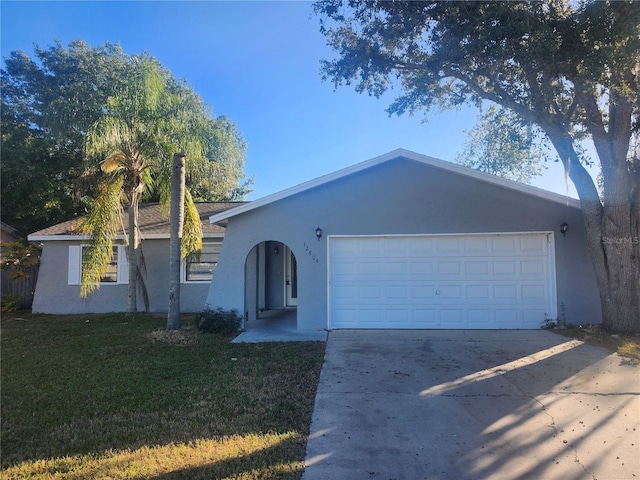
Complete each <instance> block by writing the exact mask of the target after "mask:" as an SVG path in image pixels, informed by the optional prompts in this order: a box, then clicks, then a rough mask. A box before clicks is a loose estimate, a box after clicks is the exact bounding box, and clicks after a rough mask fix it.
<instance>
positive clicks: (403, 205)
mask: <svg viewBox="0 0 640 480" xmlns="http://www.w3.org/2000/svg"><path fill="white" fill-rule="evenodd" d="M210 221H211V222H212V223H215V224H220V225H225V226H226V233H225V241H224V244H223V247H222V250H221V252H220V256H219V258H218V266H217V268H216V271H215V274H214V276H213V281H212V283H211V286H210V289H209V293H208V296H207V305H209V306H210V307H214V308H215V307H221V308H224V309H237V310H238V311H241V312H244V314H245V319H246V320H247V321H252V320H254V319H256V318H258V317H259V316H260V313H261V312H262V311H264V310H269V309H279V308H285V307H294V306H295V307H297V328H298V329H339V328H405V329H429V328H434V329H436V328H437V329H442V328H465V329H500V328H521V329H536V328H540V327H541V326H542V325H543V322H544V321H545V319H550V320H555V319H557V318H559V319H561V320H566V321H567V322H570V323H580V324H583V323H600V322H601V313H600V301H599V296H598V290H597V286H596V281H595V276H594V272H593V267H592V264H591V261H590V258H589V253H588V250H587V245H586V240H585V228H584V222H583V218H582V213H581V210H580V204H579V202H578V201H577V200H575V199H571V198H568V197H565V196H562V195H558V194H555V193H551V192H547V191H544V190H541V189H538V188H535V187H531V186H528V185H523V184H520V183H516V182H513V181H510V180H505V179H503V178H499V177H496V176H492V175H488V174H485V173H481V172H478V171H476V170H472V169H469V168H466V167H462V166H459V165H455V164H452V163H449V162H444V161H441V160H437V159H434V158H431V157H427V156H424V155H419V154H417V153H413V152H409V151H406V150H396V151H393V152H391V153H388V154H386V155H382V156H380V157H377V158H374V159H371V160H369V161H366V162H363V163H360V164H357V165H355V166H352V167H349V168H346V169H344V170H340V171H338V172H335V173H332V174H329V175H326V176H324V177H320V178H318V179H315V180H311V181H309V182H307V183H304V184H301V185H299V186H296V187H292V188H289V189H287V190H284V191H281V192H279V193H275V194H273V195H270V196H267V197H264V198H262V199H260V200H256V201H254V202H251V203H247V204H243V205H239V206H237V207H235V208H233V209H230V210H225V211H223V212H220V213H218V214H215V215H212V216H211V218H210ZM563 225H564V227H563Z"/></svg>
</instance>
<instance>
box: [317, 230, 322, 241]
mask: <svg viewBox="0 0 640 480" xmlns="http://www.w3.org/2000/svg"><path fill="white" fill-rule="evenodd" d="M316 237H318V241H320V238H322V229H321V228H320V227H318V228H316Z"/></svg>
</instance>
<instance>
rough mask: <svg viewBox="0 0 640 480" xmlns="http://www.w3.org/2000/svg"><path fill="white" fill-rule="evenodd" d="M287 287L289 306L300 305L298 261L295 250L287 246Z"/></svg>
mask: <svg viewBox="0 0 640 480" xmlns="http://www.w3.org/2000/svg"><path fill="white" fill-rule="evenodd" d="M284 253H285V262H286V267H285V284H286V285H285V289H286V295H287V307H295V306H297V305H298V263H297V262H296V257H295V256H294V255H293V252H292V251H291V250H289V249H288V248H285V252H284Z"/></svg>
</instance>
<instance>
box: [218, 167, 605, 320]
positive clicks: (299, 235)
mask: <svg viewBox="0 0 640 480" xmlns="http://www.w3.org/2000/svg"><path fill="white" fill-rule="evenodd" d="M564 222H566V223H568V224H569V232H568V233H567V235H566V237H563V236H562V235H561V234H560V232H559V228H560V225H561V224H562V223H564ZM318 226H319V227H320V228H321V229H322V231H323V236H322V238H321V239H320V240H319V241H318V240H317V238H316V235H315V229H316V227H318ZM547 231H551V232H554V233H555V235H554V239H555V258H556V279H557V300H558V313H559V314H560V313H562V314H564V315H566V319H567V321H569V322H571V323H600V321H601V313H600V301H599V297H598V291H597V287H596V282H595V276H594V273H593V267H592V265H591V261H590V259H589V255H588V251H587V247H586V242H585V230H584V222H583V219H582V213H581V211H580V210H579V209H577V208H575V207H571V206H567V205H565V204H563V203H559V202H554V201H551V200H547V199H543V198H539V197H534V196H532V195H528V194H526V193H523V192H519V191H516V190H511V189H507V188H504V187H501V186H498V185H494V184H490V183H487V182H484V181H481V180H478V179H475V178H471V177H467V176H463V175H459V174H455V173H452V172H450V171H446V170H442V169H438V168H436V167H432V166H428V165H424V164H422V163H418V162H414V161H410V160H404V159H399V160H394V161H390V162H386V163H383V164H381V165H377V166H374V167H371V168H369V169H366V170H363V171H360V172H358V173H356V174H353V175H350V176H347V177H343V178H341V179H338V180H335V181H333V182H330V183H326V184H323V185H320V186H317V187H315V188H312V189H310V190H307V191H304V192H301V193H299V194H296V195H293V196H290V197H287V198H284V199H281V200H278V201H275V202H273V203H270V204H268V205H265V206H263V207H260V208H257V209H254V210H250V211H248V212H245V213H243V214H240V215H237V216H235V217H232V218H230V219H229V223H228V226H227V231H226V234H225V241H224V243H223V247H222V252H221V254H220V258H219V263H218V268H217V270H216V273H215V274H214V279H213V282H212V284H211V289H210V291H209V294H208V296H207V303H208V304H209V305H211V306H215V307H217V306H220V307H223V308H227V309H231V308H235V309H237V310H238V311H244V307H245V305H244V300H245V297H244V275H243V272H244V269H245V259H246V257H247V255H248V253H249V252H250V251H251V249H252V248H253V247H254V246H255V245H257V244H259V243H260V242H263V241H272V240H275V241H279V242H282V243H284V244H285V245H287V246H288V247H289V248H291V250H292V251H293V253H294V255H295V256H296V259H297V261H298V328H300V329H306V328H314V329H322V328H326V326H327V237H328V236H330V235H379V234H442V233H491V232H547Z"/></svg>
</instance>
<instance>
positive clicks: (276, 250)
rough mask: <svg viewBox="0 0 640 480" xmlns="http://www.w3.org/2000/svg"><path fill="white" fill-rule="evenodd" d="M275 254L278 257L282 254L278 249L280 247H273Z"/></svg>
mask: <svg viewBox="0 0 640 480" xmlns="http://www.w3.org/2000/svg"><path fill="white" fill-rule="evenodd" d="M273 253H274V254H276V255H278V254H279V253H280V249H279V248H278V245H276V246H275V247H273Z"/></svg>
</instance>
